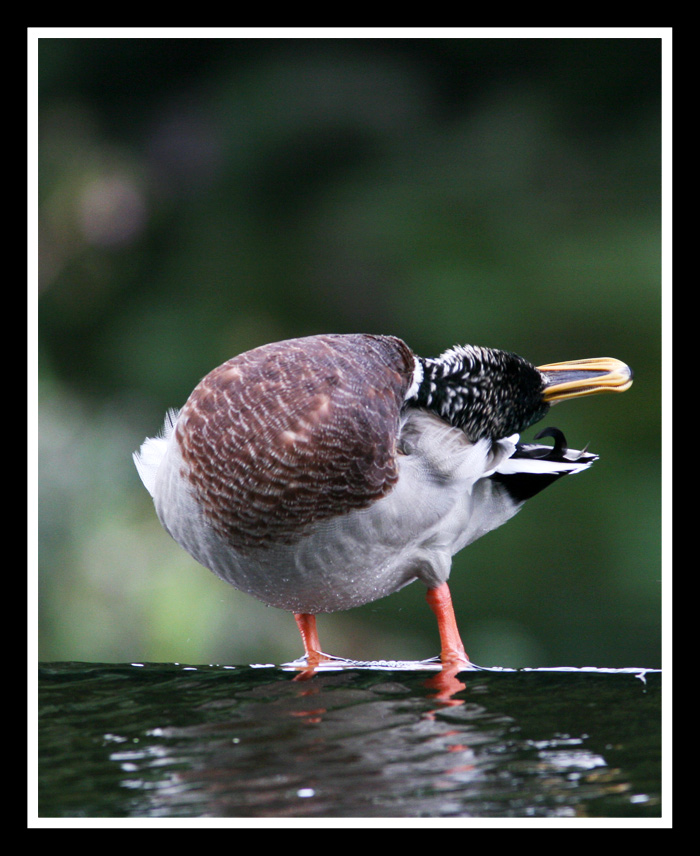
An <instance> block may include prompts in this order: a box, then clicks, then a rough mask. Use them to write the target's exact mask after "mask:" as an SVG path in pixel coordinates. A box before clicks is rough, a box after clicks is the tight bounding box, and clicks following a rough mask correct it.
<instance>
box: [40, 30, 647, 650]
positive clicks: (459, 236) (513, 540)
mask: <svg viewBox="0 0 700 856" xmlns="http://www.w3.org/2000/svg"><path fill="white" fill-rule="evenodd" d="M660 78H661V42H660V40H659V39H654V38H644V39H636V38H631V39H608V38H593V39H589V38H581V39H579V38H571V39H559V38H552V39H547V38H545V39H540V38H534V39H470V38H454V39H451V38H448V39H433V38H425V39H414V38H409V39H401V38H396V39H390V38H389V39H384V38H377V39H373V38H366V39H365V38H359V39H341V38H339V39H287V38H282V39H273V38H270V39H259V38H253V39H235V38H220V39H206V38H203V39H196V38H195V39H189V38H185V39H142V38H133V39H128V38H127V39H122V38H99V39H96V38H86V39H74V38H44V39H41V40H40V44H39V178H40V185H39V224H38V228H39V232H38V234H39V246H40V282H39V288H40V297H39V304H38V305H39V364H40V378H39V444H40V448H39V465H40V469H39V508H40V531H39V595H40V603H39V619H40V626H39V634H40V639H39V656H40V659H42V660H85V661H161V662H162V661H176V662H182V663H186V662H189V663H216V662H218V663H251V662H253V663H260V662H284V661H287V660H291V659H293V658H295V657H296V656H298V655H300V654H301V643H300V639H299V638H298V635H297V630H296V627H295V624H294V621H293V619H292V617H291V616H290V615H287V614H285V613H282V612H279V611H278V610H275V609H271V608H267V607H265V606H264V605H262V604H260V603H258V602H257V601H254V600H253V599H251V598H250V597H248V596H246V595H244V594H242V593H240V592H237V591H235V590H234V589H233V588H231V587H230V586H227V585H226V584H225V583H223V582H221V581H219V580H218V579H216V578H215V577H214V576H213V575H212V574H210V573H209V572H208V571H206V570H204V569H203V568H201V567H200V566H199V565H197V564H196V563H195V562H194V560H192V559H191V558H190V557H189V556H188V555H187V554H185V553H184V552H183V551H182V550H181V549H180V548H179V547H178V546H177V545H175V544H174V542H172V541H171V540H170V538H169V537H168V536H167V535H166V533H165V532H164V530H163V529H162V528H161V526H160V524H159V523H158V521H157V519H156V516H155V513H154V510H153V505H152V502H151V499H150V497H149V495H148V494H147V492H146V491H145V489H144V488H143V486H142V485H141V483H140V481H139V479H138V476H137V473H136V470H135V468H134V466H133V464H132V460H131V453H132V451H133V450H134V449H136V448H138V447H139V445H140V444H141V442H142V440H143V439H144V437H146V436H147V435H153V434H154V433H156V432H157V431H158V430H159V428H160V426H161V424H162V420H163V415H164V413H165V411H166V409H167V408H169V407H178V406H181V405H182V404H183V403H184V401H185V400H186V398H187V396H188V394H189V393H190V391H191V390H192V388H193V387H194V385H195V384H196V383H197V381H198V380H199V379H200V378H201V377H202V376H203V375H204V374H206V373H207V372H208V371H209V370H210V369H212V368H213V367H214V366H216V365H218V364H219V363H221V362H222V361H223V360H225V359H227V358H229V357H231V356H233V355H235V354H237V353H239V352H241V351H244V350H247V349H249V348H252V347H255V346H257V345H260V344H263V343H265V342H269V341H274V340H278V339H284V338H288V337H294V336H303V335H308V334H313V333H318V332H339V333H342V332H375V333H391V334H394V335H398V336H400V337H402V338H404V339H405V340H406V341H407V342H408V343H409V344H410V345H411V347H412V348H413V349H414V350H415V351H416V352H418V353H420V354H423V355H424V356H432V355H436V354H438V353H440V352H441V351H442V350H444V349H445V348H447V347H450V346H451V345H453V344H456V343H466V342H472V343H476V344H481V345H489V346H493V347H498V348H503V349H506V350H512V351H516V352H517V353H520V354H522V355H523V356H525V357H527V358H528V359H530V360H532V361H533V362H534V363H536V364H542V363H546V362H552V361H558V360H562V359H568V358H580V357H595V356H615V357H618V358H620V359H622V360H625V361H626V362H628V363H629V364H630V365H631V366H632V367H633V369H634V372H635V384H634V386H633V387H632V389H631V390H630V391H629V392H627V393H625V394H624V395H622V396H600V397H597V398H591V399H585V400H583V401H574V402H567V403H564V404H562V405H560V406H558V407H557V408H556V409H554V410H553V411H552V412H551V414H550V417H548V419H547V420H546V422H544V423H542V424H541V425H540V426H539V428H542V427H544V426H545V425H547V424H553V425H556V426H558V427H560V428H561V429H562V430H564V432H565V433H566V436H567V439H568V440H569V443H570V445H571V446H573V447H574V448H582V447H583V446H584V445H585V444H586V443H590V448H591V450H593V451H595V452H597V453H599V454H600V456H601V459H600V461H599V462H598V463H597V464H596V465H595V466H594V467H593V468H592V469H590V470H588V471H587V472H586V473H584V474H581V475H579V476H575V477H572V478H569V479H565V480H564V481H561V482H559V483H558V484H557V485H555V486H554V487H552V488H550V489H548V490H547V491H545V493H543V494H541V495H540V496H538V497H536V498H535V499H533V500H532V501H531V502H529V503H528V504H527V505H526V507H525V508H524V510H523V511H522V512H521V513H520V514H519V515H518V516H517V517H516V518H514V519H513V520H512V521H511V522H510V523H509V524H508V525H507V526H505V527H503V528H501V529H499V530H497V531H496V532H494V533H491V534H489V535H487V536H486V537H484V538H483V539H482V540H480V541H478V542H477V543H476V544H474V545H472V546H471V547H469V548H467V549H466V550H465V551H464V552H462V553H461V554H460V555H459V556H458V557H456V559H455V562H454V566H453V572H452V578H451V586H452V591H453V596H454V600H455V607H456V611H457V615H458V620H459V623H460V626H461V630H462V634H463V637H464V640H465V645H466V647H467V651H468V652H469V654H470V656H471V657H472V659H474V660H475V661H476V662H477V663H480V664H482V665H486V666H490V665H501V666H522V665H527V666H542V665H548V666H557V665H568V666H580V665H594V666H616V667H620V666H649V667H652V666H658V665H660V656H661V655H660V623H661V619H660V600H661V560H660V416H661V406H660V388H661V343H660V317H661V308H660V307H661V248H660V218H661V215H660V175H661V160H660V158H661V153H660V148H661V146H660V139H661V137H660V134H661V118H660V102H661V93H660ZM536 430H537V429H531V431H530V432H528V434H527V435H526V438H527V439H529V438H530V437H532V435H533V434H534V433H535V432H536ZM319 631H320V634H321V641H322V644H323V647H324V649H325V650H326V651H328V652H329V653H335V654H339V655H345V656H348V657H354V658H359V659H399V658H423V657H428V656H431V655H434V654H437V653H438V649H439V645H438V637H437V630H436V627H435V622H434V619H433V616H432V613H431V612H430V610H429V609H428V607H427V606H426V604H425V600H424V589H423V588H422V586H421V585H420V584H415V585H412V586H409V587H408V588H406V589H404V590H402V591H401V592H399V593H398V594H396V595H394V596H392V597H390V598H386V599H384V600H382V601H379V602H377V603H374V604H369V605H368V606H366V607H363V608H360V609H356V610H352V611H350V612H347V613H340V614H336V615H331V616H321V617H320V618H319Z"/></svg>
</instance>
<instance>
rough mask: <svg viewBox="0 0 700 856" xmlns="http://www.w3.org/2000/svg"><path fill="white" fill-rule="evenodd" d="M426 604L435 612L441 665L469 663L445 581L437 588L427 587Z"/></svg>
mask: <svg viewBox="0 0 700 856" xmlns="http://www.w3.org/2000/svg"><path fill="white" fill-rule="evenodd" d="M426 599H427V601H428V605H429V606H430V608H431V609H432V610H433V612H434V613H435V617H436V618H437V623H438V631H439V633H440V645H441V648H442V650H441V651H440V659H441V660H442V665H443V666H464V665H468V664H469V662H470V661H469V657H468V656H467V652H466V651H465V650H464V645H463V644H462V640H461V639H460V636H459V630H458V629H457V620H456V619H455V613H454V609H453V608H452V597H451V595H450V589H449V587H448V585H447V583H442V585H439V586H438V587H437V588H432V589H428V592H427V594H426Z"/></svg>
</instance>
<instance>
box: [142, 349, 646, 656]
mask: <svg viewBox="0 0 700 856" xmlns="http://www.w3.org/2000/svg"><path fill="white" fill-rule="evenodd" d="M630 383H631V374H630V373H629V370H628V369H627V368H626V367H625V366H623V364H620V363H617V362H616V361H584V362H581V363H575V364H555V365H553V366H546V367H543V368H541V369H536V368H535V367H534V366H531V365H530V364H529V363H527V362H526V361H525V360H522V359H521V358H520V357H517V356H515V355H512V354H507V353H504V352H501V351H494V350H490V349H482V348H475V347H472V346H465V347H464V348H455V349H453V350H452V351H448V352H446V354H443V356H442V357H440V358H438V359H436V360H424V359H421V358H419V357H416V356H415V355H414V354H413V353H412V352H411V350H410V349H409V348H408V346H407V345H406V344H405V343H404V342H402V341H401V340H400V339H396V338H393V337H389V336H369V335H345V336H340V335H336V336H333V335H329V336H312V337H308V338H305V339H293V340H288V341H285V342H278V343H274V344H271V345H265V346H262V347H260V348H256V349H254V350H253V351H249V352H246V353H245V354H241V355H239V356H238V357H234V358H233V359H231V360H228V361H227V362H226V363H224V364H223V365H221V366H219V367H218V368H217V369H215V370H214V371H212V372H211V373H210V374H209V375H207V376H206V377H205V378H204V379H203V380H202V381H201V382H200V384H199V385H198V386H197V387H196V388H195V390H194V392H193V393H192V395H191V396H190V398H189V399H188V401H187V403H186V404H185V406H184V407H183V409H182V410H181V411H180V412H179V414H174V413H173V414H170V415H169V418H168V420H166V426H165V431H164V434H163V436H162V437H159V438H155V439H150V440H147V441H146V442H145V443H144V445H143V446H142V449H141V452H140V453H139V454H137V455H135V460H136V465H137V467H138V469H139V473H140V475H141V478H142V480H143V482H144V484H145V485H146V487H147V488H148V490H149V492H150V493H151V495H152V496H153V497H154V501H155V507H156V511H157V514H158V517H159V518H160V520H161V522H162V524H163V526H164V527H165V529H166V530H167V531H168V532H169V533H170V534H171V535H172V537H173V538H174V539H175V540H176V541H177V542H178V543H179V544H181V546H183V547H184V548H185V549H186V550H187V551H188V552H189V553H190V554H191V555H192V556H193V557H194V558H195V559H196V560H197V561H198V562H200V563H201V564H203V565H204V566H205V567H207V568H209V569H210V570H212V571H213V572H214V573H215V574H217V575H218V576H219V577H221V578H222V579H224V580H226V581H227V582H229V583H231V584H232V585H233V586H235V587H236V588H238V589H240V590H242V591H244V592H247V593H248V594H251V595H253V596H254V597H256V598H258V599H259V600H262V601H263V602H265V603H267V604H269V605H271V606H275V607H279V608H280V609H284V610H288V611H290V612H293V613H295V615H296V617H297V621H298V623H299V626H300V629H301V631H302V636H303V637H304V641H305V646H306V649H307V650H306V653H307V656H308V657H311V658H313V656H314V654H315V653H317V652H314V651H313V650H310V645H309V644H307V643H308V638H307V635H308V631H309V626H310V625H312V624H313V619H312V618H311V617H312V616H314V615H315V614H317V613H321V612H335V611H338V610H345V609H349V608H351V607H354V606H359V605H361V604H364V603H367V602H371V601H374V600H377V599H379V598H381V597H384V596H386V595H388V594H391V593H393V592H395V591H397V590H398V589H400V588H402V587H403V586H405V585H407V584H408V583H410V582H412V581H414V580H416V579H420V580H422V581H423V582H424V583H425V584H426V586H427V587H428V590H429V593H430V592H433V593H435V592H442V593H447V586H446V584H447V579H448V577H449V573H450V566H451V560H452V556H453V555H454V554H455V553H456V552H458V551H459V550H461V549H462V548H463V547H465V546H466V545H467V544H469V543H471V542H472V541H474V540H475V539H477V538H479V537H480V536H481V535H483V534H485V533H486V532H488V531H490V530H492V529H494V528H496V527H497V526H500V525H501V524H503V523H505V522H506V520H508V519H509V518H510V517H512V516H513V515H514V514H515V513H516V512H517V511H518V510H519V508H520V507H521V506H522V504H523V503H524V501H525V500H526V499H527V498H528V497H529V496H531V495H533V494H534V493H536V492H538V491H539V490H540V489H542V488H543V487H545V486H546V485H547V484H549V483H551V482H552V481H553V480H555V479H556V478H558V477H559V476H561V475H565V474H567V473H573V472H577V471H579V470H581V469H585V468H586V467H588V466H589V465H590V464H591V463H592V461H593V460H595V457H596V456H595V455H591V454H586V453H582V452H573V451H568V450H566V449H565V448H564V445H563V442H562V441H561V440H558V442H557V443H556V444H555V447H554V449H552V448H551V447H547V446H528V447H525V446H522V445H521V444H520V443H519V437H518V436H517V435H518V432H520V431H522V430H524V429H525V428H526V427H528V425H530V424H532V423H533V422H534V421H537V419H539V418H541V417H542V416H543V415H544V413H545V412H546V411H547V409H548V407H549V403H550V401H553V400H558V399H559V398H561V397H571V396H574V395H582V394H588V393H590V392H595V391H603V390H606V389H607V390H620V389H622V388H625V389H626V388H627V387H628V386H629V385H630ZM447 596H448V597H449V595H448V593H447ZM429 602H430V603H431V606H433V608H434V609H436V612H437V613H438V620H439V622H441V621H442V618H441V615H440V613H439V609H440V608H436V606H435V604H434V603H433V599H431V597H430V596H429ZM441 633H442V624H441ZM311 635H312V636H315V631H314V630H313V628H312V632H311ZM311 647H313V646H311ZM464 657H465V659H466V655H464ZM444 659H445V644H444V638H443V660H444Z"/></svg>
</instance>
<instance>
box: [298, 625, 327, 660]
mask: <svg viewBox="0 0 700 856" xmlns="http://www.w3.org/2000/svg"><path fill="white" fill-rule="evenodd" d="M294 620H295V621H296V623H297V627H298V628H299V632H300V633H301V639H302V641H303V643H304V652H305V653H306V662H307V664H308V665H309V666H317V665H318V664H319V663H320V662H321V661H322V660H324V659H325V655H324V654H323V653H322V652H321V643H320V642H319V641H318V631H317V630H316V616H315V615H310V614H309V613H305V612H297V613H295V614H294Z"/></svg>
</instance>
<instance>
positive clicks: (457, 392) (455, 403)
mask: <svg viewBox="0 0 700 856" xmlns="http://www.w3.org/2000/svg"><path fill="white" fill-rule="evenodd" d="M420 364H421V366H422V369H423V379H422V382H421V383H420V385H419V386H418V389H417V390H416V392H415V394H414V395H413V396H412V397H411V398H409V399H408V402H409V403H410V404H415V405H416V406H418V407H424V408H426V409H427V410H432V411H433V412H434V413H437V415H438V416H440V417H442V418H443V419H444V420H445V421H446V422H449V423H450V425H454V426H455V427H456V428H461V429H462V431H464V433H465V434H466V435H467V437H468V438H469V439H470V440H471V441H472V442H475V441H477V440H481V439H482V438H484V437H491V438H493V439H498V438H501V437H508V436H509V435H510V434H515V433H519V432H520V431H523V430H524V429H525V428H527V427H529V426H530V425H532V424H533V423H534V422H538V421H539V420H540V419H541V418H542V417H543V416H544V415H545V413H546V412H547V410H548V409H549V405H548V404H547V403H545V401H544V399H543V398H542V392H543V390H544V386H545V381H544V378H543V377H542V374H541V373H540V372H539V371H538V370H537V369H536V368H535V366H533V365H532V364H531V363H529V362H528V361H527V360H524V359H523V358H522V357H519V356H518V355H517V354H511V353H508V352H507V351H499V350H495V349H493V348H482V347H479V346H477V345H458V346H457V347H454V348H451V349H450V350H448V351H445V353H443V354H442V355H441V356H439V357H436V358H432V359H430V358H429V359H422V360H420Z"/></svg>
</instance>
